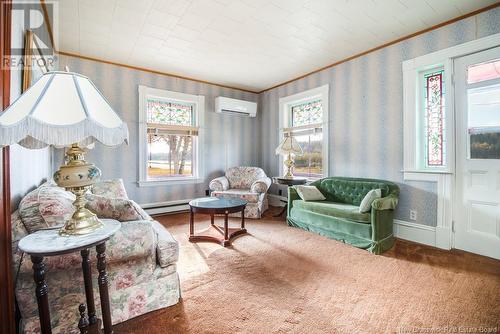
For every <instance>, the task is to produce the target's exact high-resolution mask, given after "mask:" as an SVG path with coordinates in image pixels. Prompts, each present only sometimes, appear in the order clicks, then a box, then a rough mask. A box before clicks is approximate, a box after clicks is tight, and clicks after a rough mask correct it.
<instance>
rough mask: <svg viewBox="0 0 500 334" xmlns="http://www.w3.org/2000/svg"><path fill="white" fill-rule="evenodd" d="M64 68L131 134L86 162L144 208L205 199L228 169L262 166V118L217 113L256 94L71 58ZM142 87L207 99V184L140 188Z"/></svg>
mask: <svg viewBox="0 0 500 334" xmlns="http://www.w3.org/2000/svg"><path fill="white" fill-rule="evenodd" d="M59 66H60V68H61V69H64V68H65V66H68V67H69V69H70V70H71V71H74V72H78V73H82V74H83V75H86V76H88V77H89V78H91V80H92V81H93V82H94V83H95V84H96V86H97V87H98V88H99V89H100V90H101V92H102V93H103V94H104V96H105V97H106V98H107V99H108V101H109V103H110V104H111V106H112V107H113V108H114V109H115V110H116V111H117V112H118V113H119V116H120V117H121V118H122V119H123V120H124V121H125V122H126V123H127V125H128V128H129V131H130V144H129V145H128V146H127V145H122V146H120V147H118V148H107V147H104V146H103V145H100V144H96V148H95V149H93V150H91V151H90V153H89V154H88V155H87V160H88V161H90V162H93V163H95V164H96V165H97V166H98V167H99V168H100V169H101V170H102V173H103V178H104V179H109V178H123V180H124V182H125V186H126V188H127V192H128V194H129V196H130V197H131V198H132V199H134V200H136V201H137V202H138V203H139V204H149V203H159V202H165V201H173V200H183V199H190V198H194V197H200V196H204V195H205V189H208V183H209V182H210V180H211V179H212V178H214V177H217V176H220V175H222V174H223V171H224V170H225V169H226V168H228V167H231V166H240V165H256V164H259V158H260V147H259V145H257V142H256V138H257V137H258V134H259V128H260V124H259V120H258V119H257V118H247V117H241V116H232V115H226V114H216V113H215V112H214V108H215V106H214V105H215V97H217V96H226V97H230V98H236V99H243V100H249V101H257V100H258V95H257V94H253V93H248V92H242V91H239V90H234V89H229V88H221V87H219V86H215V85H209V84H203V83H199V82H194V81H190V80H184V79H179V78H174V77H169V76H164V75H158V74H153V73H149V72H144V71H138V70H133V69H129V68H125V67H121V66H116V65H110V64H104V63H100V62H95V61H90V60H82V59H80V58H74V57H67V56H61V57H60V58H59ZM139 85H145V86H148V87H153V88H159V89H165V90H171V91H176V92H182V93H187V94H196V95H204V96H205V136H204V137H203V138H202V140H203V141H204V152H202V157H203V159H204V160H205V181H204V182H203V183H199V184H192V185H191V184H189V185H186V184H184V185H170V186H154V187H139V186H138V185H137V181H138V176H139V165H138V164H139V162H138V157H139V151H138V142H139V137H138V136H139V134H138V132H139V101H138V86H139ZM62 155H63V153H62V152H61V151H59V152H57V153H56V156H55V159H54V161H55V164H54V167H55V168H56V167H57V166H58V164H60V162H61V160H62Z"/></svg>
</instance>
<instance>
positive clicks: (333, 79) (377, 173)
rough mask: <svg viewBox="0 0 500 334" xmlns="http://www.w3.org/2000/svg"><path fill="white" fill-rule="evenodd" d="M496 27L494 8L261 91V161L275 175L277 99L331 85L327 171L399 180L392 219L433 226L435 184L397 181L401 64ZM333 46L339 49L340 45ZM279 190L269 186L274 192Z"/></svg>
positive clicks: (499, 17)
mask: <svg viewBox="0 0 500 334" xmlns="http://www.w3.org/2000/svg"><path fill="white" fill-rule="evenodd" d="M499 32H500V9H498V8H497V9H493V10H490V11H488V12H484V13H481V14H478V15H476V16H473V17H469V18H466V19H464V20H461V21H458V22H456V23H454V24H451V25H448V26H445V27H442V28H440V29H437V30H433V31H431V32H428V33H425V34H422V35H420V36H417V37H414V38H411V39H408V40H405V41H402V42H400V43H397V44H394V45H391V46H388V47H386V48H383V49H380V50H378V51H375V52H372V53H370V54H367V55H365V56H363V57H360V58H356V59H354V60H351V61H349V62H346V63H343V64H340V65H338V66H335V67H333V68H329V69H325V70H323V71H321V72H318V73H315V74H312V75H309V76H307V77H305V78H303V79H300V80H296V81H293V82H291V83H289V84H287V85H285V86H281V87H278V88H275V89H273V90H271V91H267V92H264V93H262V94H260V96H259V101H260V104H261V113H260V114H261V124H262V128H261V131H262V137H263V138H266V141H265V142H263V143H262V150H261V153H262V157H261V162H262V167H263V168H264V169H265V170H266V172H267V173H269V174H270V175H276V174H277V173H278V168H279V166H278V163H277V157H276V156H275V155H274V148H275V147H276V146H277V145H278V127H279V125H278V104H279V99H280V98H281V97H284V96H288V95H291V94H295V93H298V92H301V91H304V90H307V89H311V88H315V87H318V86H321V85H324V84H329V85H330V105H329V108H330V110H329V113H330V120H329V121H330V127H329V128H330V133H329V140H330V154H329V160H330V161H329V169H330V170H329V172H330V175H345V176H357V177H374V178H382V179H388V180H392V181H395V182H398V183H399V184H400V186H401V196H400V203H399V206H398V209H397V212H396V218H397V219H401V220H406V221H410V220H409V210H410V209H415V210H417V211H418V220H417V223H421V224H425V225H431V226H435V225H436V222H437V194H436V192H437V190H436V184H435V183H429V182H403V175H402V172H401V171H402V169H403V83H402V80H403V73H402V69H401V63H402V62H403V61H404V60H407V59H412V58H415V57H418V56H421V55H424V54H427V53H430V52H433V51H437V50H440V49H444V48H447V47H450V46H453V45H457V44H461V43H465V42H468V41H471V40H474V39H477V38H481V37H484V36H487V35H491V34H495V33H499ZM339 47H342V46H341V45H339ZM276 190H277V189H274V191H276Z"/></svg>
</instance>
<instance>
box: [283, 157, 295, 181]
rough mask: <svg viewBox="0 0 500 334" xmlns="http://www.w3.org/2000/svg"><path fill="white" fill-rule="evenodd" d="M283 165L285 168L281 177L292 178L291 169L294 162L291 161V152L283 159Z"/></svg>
mask: <svg viewBox="0 0 500 334" xmlns="http://www.w3.org/2000/svg"><path fill="white" fill-rule="evenodd" d="M283 165H284V166H285V168H286V169H285V175H283V177H284V178H285V179H293V173H292V170H293V167H294V163H293V159H292V155H291V154H288V156H287V159H286V160H285V161H283Z"/></svg>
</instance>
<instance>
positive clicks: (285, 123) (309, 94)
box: [277, 84, 330, 176]
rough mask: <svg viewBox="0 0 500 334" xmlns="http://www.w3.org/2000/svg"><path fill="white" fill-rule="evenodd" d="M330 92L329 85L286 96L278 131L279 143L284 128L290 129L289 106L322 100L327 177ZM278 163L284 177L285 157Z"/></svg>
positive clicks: (324, 170)
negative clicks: (311, 100) (312, 100)
mask: <svg viewBox="0 0 500 334" xmlns="http://www.w3.org/2000/svg"><path fill="white" fill-rule="evenodd" d="M329 90H330V86H329V85H328V84H326V85H323V86H319V87H316V88H312V89H308V90H306V91H303V92H300V93H297V94H293V95H289V96H285V97H282V98H280V99H279V113H278V115H279V123H278V124H279V129H278V141H281V139H282V138H283V128H288V127H290V112H289V111H290V109H289V106H290V105H291V104H296V103H300V102H302V101H307V100H310V99H316V98H319V99H321V102H322V105H323V125H322V128H323V129H322V132H323V175H325V176H327V175H329V174H328V167H329V159H328V156H329V154H328V153H329V149H328V148H329V137H330V136H329V135H328V133H329V124H330V117H329V108H330V107H329V106H330V102H329V97H330V94H329ZM277 161H278V171H279V174H278V175H280V176H282V175H283V173H284V168H283V156H281V155H280V156H279V158H278V159H277Z"/></svg>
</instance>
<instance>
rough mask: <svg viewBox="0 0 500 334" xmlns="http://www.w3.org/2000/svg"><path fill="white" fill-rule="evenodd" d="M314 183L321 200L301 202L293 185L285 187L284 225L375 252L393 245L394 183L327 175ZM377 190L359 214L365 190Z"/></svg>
mask: <svg viewBox="0 0 500 334" xmlns="http://www.w3.org/2000/svg"><path fill="white" fill-rule="evenodd" d="M311 185H313V186H316V187H317V188H318V189H319V191H321V193H322V194H323V195H324V196H325V197H326V200H325V201H303V200H302V199H301V198H300V197H299V195H298V194H297V191H296V190H295V188H294V187H289V188H288V217H287V222H288V225H290V226H294V227H299V228H302V229H304V230H307V231H311V232H315V233H318V234H321V235H323V236H326V237H328V238H331V239H335V240H340V241H342V242H345V243H348V244H351V245H353V246H355V247H358V248H363V249H366V250H368V251H369V252H372V253H375V254H381V253H383V252H385V251H386V250H389V249H390V248H391V247H392V246H393V244H394V235H393V216H394V209H395V208H396V205H397V203H398V196H399V187H398V185H397V184H395V183H393V182H389V181H384V180H377V179H360V178H349V177H327V178H324V179H320V180H317V181H315V182H313V183H311ZM372 189H381V190H382V198H378V199H376V200H375V201H374V202H373V204H372V208H371V211H370V212H367V213H359V210H358V209H359V205H360V203H361V201H362V200H363V198H364V197H365V195H366V194H367V193H368V191H370V190H372Z"/></svg>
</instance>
